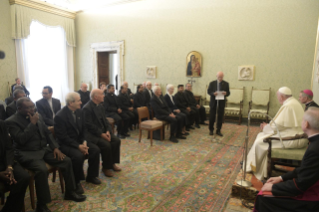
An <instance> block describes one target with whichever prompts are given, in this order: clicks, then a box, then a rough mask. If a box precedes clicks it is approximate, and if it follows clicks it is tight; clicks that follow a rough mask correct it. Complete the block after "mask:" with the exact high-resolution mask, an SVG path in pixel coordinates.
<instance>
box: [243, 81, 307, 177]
mask: <svg viewBox="0 0 319 212" xmlns="http://www.w3.org/2000/svg"><path fill="white" fill-rule="evenodd" d="M277 99H278V101H279V103H280V104H281V105H282V106H281V107H280V109H279V111H278V112H277V114H276V116H275V117H274V118H273V119H272V120H271V121H270V123H269V124H266V123H262V124H261V125H260V128H261V130H262V132H261V133H259V134H258V136H257V138H256V140H255V142H254V144H253V146H252V147H251V149H250V151H249V153H248V156H247V166H246V170H247V172H250V171H252V172H254V174H255V176H256V178H258V179H259V180H263V179H264V178H265V177H267V149H268V144H267V143H264V142H263V140H264V139H265V138H268V137H279V135H278V133H277V128H276V125H277V127H278V130H279V133H280V136H281V137H289V136H295V135H296V134H302V133H303V131H302V129H301V122H302V118H303V114H304V111H303V108H302V106H301V104H300V103H299V102H298V101H297V100H296V99H295V98H294V97H292V93H291V90H290V89H289V88H287V87H281V88H280V89H279V90H278V91H277ZM275 124H276V125H275ZM307 143H308V140H307V139H300V140H292V141H284V142H283V144H284V146H285V148H303V147H305V146H306V145H307ZM272 148H282V146H281V142H280V141H273V142H272Z"/></svg>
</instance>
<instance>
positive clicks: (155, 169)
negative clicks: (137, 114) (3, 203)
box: [25, 124, 259, 212]
mask: <svg viewBox="0 0 319 212" xmlns="http://www.w3.org/2000/svg"><path fill="white" fill-rule="evenodd" d="M222 132H223V133H224V137H222V138H221V137H217V138H214V137H213V136H209V135H208V129H207V126H203V125H202V126H201V129H196V130H193V131H191V135H189V136H188V137H187V139H186V140H181V141H180V143H178V144H174V143H172V142H169V141H167V140H165V141H163V142H162V141H155V142H154V144H153V146H152V147H151V146H150V141H149V140H148V139H146V136H147V135H146V133H144V134H143V138H142V142H141V143H138V130H135V131H133V132H131V137H130V139H123V140H122V147H121V161H122V162H121V164H120V166H121V167H122V169H123V171H122V172H118V173H115V176H114V177H113V178H106V177H105V176H104V175H103V174H102V173H101V174H100V178H101V180H102V185H100V186H95V185H92V184H88V183H86V182H82V186H83V188H84V190H85V195H87V201H85V202H83V203H75V202H71V201H63V194H62V193H61V188H60V184H59V179H57V180H56V182H55V183H50V188H51V195H52V202H51V203H50V204H49V205H48V206H49V208H50V209H51V210H52V211H65V212H66V211H92V212H93V211H94V212H95V211H119V212H120V211H121V212H122V211H123V212H124V211H170V212H171V211H222V210H224V206H225V203H226V201H227V200H228V197H229V194H230V192H231V186H232V183H233V182H234V180H235V178H236V176H237V174H238V172H239V169H240V158H241V156H242V153H243V148H242V146H243V142H244V139H245V134H246V126H244V125H241V126H238V125H235V124H224V126H223V130H222ZM258 132H259V128H258V127H251V129H250V136H249V137H250V139H249V140H250V142H252V141H254V139H255V137H256V135H257V134H258ZM167 133H169V130H166V136H165V137H166V138H168V137H169V135H168V134H167ZM85 166H87V163H86V165H85ZM25 203H26V209H27V211H32V209H31V207H30V199H29V196H28V195H27V197H26V201H25Z"/></svg>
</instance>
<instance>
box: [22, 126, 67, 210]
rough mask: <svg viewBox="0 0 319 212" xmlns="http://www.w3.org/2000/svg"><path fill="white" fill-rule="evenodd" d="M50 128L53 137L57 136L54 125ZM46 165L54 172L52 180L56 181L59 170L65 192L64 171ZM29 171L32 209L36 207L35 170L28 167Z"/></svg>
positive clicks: (49, 170) (50, 171)
mask: <svg viewBox="0 0 319 212" xmlns="http://www.w3.org/2000/svg"><path fill="white" fill-rule="evenodd" d="M48 129H49V130H50V131H51V133H52V135H53V137H54V138H55V133H54V127H48ZM45 165H46V167H47V168H48V172H49V173H52V174H53V177H52V182H55V179H56V172H57V171H58V172H59V178H60V185H61V190H62V194H64V192H65V189H64V179H63V175H62V171H61V170H60V169H59V168H58V167H53V166H51V165H49V164H47V163H46V164H45ZM27 171H28V173H29V174H30V176H31V178H30V182H29V190H30V200H31V207H32V209H35V198H34V196H35V191H34V172H33V171H31V170H28V169H27Z"/></svg>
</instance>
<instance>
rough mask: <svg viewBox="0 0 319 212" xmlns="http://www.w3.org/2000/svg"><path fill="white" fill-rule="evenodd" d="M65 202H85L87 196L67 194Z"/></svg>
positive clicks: (73, 193)
mask: <svg viewBox="0 0 319 212" xmlns="http://www.w3.org/2000/svg"><path fill="white" fill-rule="evenodd" d="M64 200H72V201H74V202H83V201H85V200H86V196H85V195H82V194H77V193H75V192H74V191H72V192H68V193H65V195H64Z"/></svg>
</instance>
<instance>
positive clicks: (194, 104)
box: [184, 83, 206, 128]
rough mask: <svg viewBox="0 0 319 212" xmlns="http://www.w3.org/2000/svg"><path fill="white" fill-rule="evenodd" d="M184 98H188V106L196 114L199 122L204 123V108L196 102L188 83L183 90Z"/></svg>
mask: <svg viewBox="0 0 319 212" xmlns="http://www.w3.org/2000/svg"><path fill="white" fill-rule="evenodd" d="M184 93H185V96H186V99H187V100H188V102H189V104H190V107H191V109H192V111H194V113H195V114H196V116H198V117H199V123H200V124H204V125H206V123H205V121H206V112H205V108H204V107H203V106H201V105H200V104H198V103H197V101H196V99H195V96H194V94H193V92H192V85H191V84H190V83H187V84H186V89H185V91H184ZM197 120H198V119H197ZM196 127H197V128H200V127H199V125H198V126H196Z"/></svg>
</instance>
